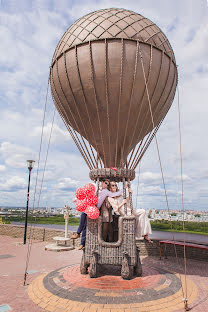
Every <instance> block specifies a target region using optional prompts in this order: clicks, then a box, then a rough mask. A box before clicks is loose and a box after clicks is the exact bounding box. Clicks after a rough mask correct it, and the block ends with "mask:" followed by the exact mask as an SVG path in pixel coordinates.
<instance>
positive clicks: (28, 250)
mask: <svg viewBox="0 0 208 312" xmlns="http://www.w3.org/2000/svg"><path fill="white" fill-rule="evenodd" d="M49 81H50V77H48V85H47V91H46V97H45V104H44V112H43V120H42V130H41V138H40V147H39V154H38V167H37V171H36V179H35V189H34V197H33V206H32V212H33V211H34V207H35V197H36V191H37V183H38V175H39V168H40V156H41V151H42V144H43V131H44V126H45V115H46V107H47V103H48V90H49ZM31 234H32V223H31V226H30V234H29V244H28V248H27V257H26V265H25V273H24V286H25V284H26V279H27V269H28V264H29V258H30V252H31V245H32V239H31V237H32V235H31Z"/></svg>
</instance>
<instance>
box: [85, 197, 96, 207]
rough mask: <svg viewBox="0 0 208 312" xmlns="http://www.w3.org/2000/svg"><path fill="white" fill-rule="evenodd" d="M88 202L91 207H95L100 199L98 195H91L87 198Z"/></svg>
mask: <svg viewBox="0 0 208 312" xmlns="http://www.w3.org/2000/svg"><path fill="white" fill-rule="evenodd" d="M86 200H87V203H88V205H89V206H95V205H97V203H98V198H97V196H96V195H91V196H90V195H89V196H88V197H87V198H86Z"/></svg>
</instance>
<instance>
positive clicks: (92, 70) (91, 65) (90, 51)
mask: <svg viewBox="0 0 208 312" xmlns="http://www.w3.org/2000/svg"><path fill="white" fill-rule="evenodd" d="M89 54H90V71H91V79H92V82H93V92H94V97H95V104H96V111H97V119H98V124H99V131H100V138H101V144H102V149H103V157H104V166H105V164H106V156H105V148H104V141H103V134H102V129H101V121H100V115H99V108H98V98H97V91H96V86H95V77H94V75H95V74H94V66H93V59H92V45H91V41H89Z"/></svg>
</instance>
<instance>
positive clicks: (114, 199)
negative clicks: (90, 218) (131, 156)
mask: <svg viewBox="0 0 208 312" xmlns="http://www.w3.org/2000/svg"><path fill="white" fill-rule="evenodd" d="M129 192H132V191H131V189H129ZM106 199H107V201H105V200H106ZM104 201H105V202H104ZM125 204H127V215H131V208H130V201H129V199H128V198H127V199H124V198H123V196H122V190H120V191H119V190H118V188H117V184H116V182H114V181H111V182H110V181H109V180H108V179H103V180H101V189H100V190H99V193H98V203H97V207H98V208H99V209H100V208H101V215H102V219H103V239H104V240H106V238H107V236H108V237H109V240H112V232H113V231H112V221H113V218H112V208H113V210H114V213H115V214H117V215H121V216H123V215H124V205H125ZM102 205H103V206H102ZM111 207H112V208H111ZM133 215H134V216H135V218H136V233H135V234H136V238H139V237H141V236H143V237H144V239H145V240H147V241H148V242H151V240H150V239H149V237H148V234H151V233H152V231H151V225H150V222H149V219H148V218H147V216H146V212H145V210H144V209H137V210H136V209H133ZM86 225H87V215H86V214H85V213H84V212H83V213H82V214H81V218H80V225H79V227H78V229H77V233H75V234H74V235H73V236H72V237H71V238H72V239H76V238H78V237H79V236H80V233H81V232H82V238H81V245H80V247H79V249H83V247H84V246H85V241H86Z"/></svg>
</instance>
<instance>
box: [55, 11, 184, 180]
mask: <svg viewBox="0 0 208 312" xmlns="http://www.w3.org/2000/svg"><path fill="white" fill-rule="evenodd" d="M177 77H178V76H177V67H176V61H175V57H174V52H173V49H172V47H171V45H170V43H169V41H168V39H167V37H166V36H165V35H164V33H163V32H162V31H161V30H160V28H159V27H158V26H157V25H156V24H155V23H153V22H152V21H150V20H149V19H147V18H145V17H144V16H142V15H141V14H138V13H135V12H133V11H129V10H125V9H117V8H110V9H103V10H99V11H96V12H92V13H89V14H87V15H85V16H84V17H82V18H80V19H78V20H77V21H76V22H75V23H74V24H73V25H72V26H70V27H69V28H68V29H67V31H66V32H65V34H64V35H63V37H62V38H61V40H60V42H59V43H58V45H57V47H56V50H55V53H54V56H53V60H52V65H51V71H50V83H51V90H52V96H53V99H54V103H55V105H56V107H57V110H58V112H59V114H60V115H61V117H62V119H63V121H64V123H65V125H66V127H67V128H68V130H69V132H70V134H71V136H72V138H73V140H74V142H75V144H76V145H77V147H78V149H79V151H80V153H81V154H82V156H83V158H84V160H85V161H86V163H87V165H88V167H89V169H90V170H91V171H90V177H91V179H93V180H94V179H96V178H98V177H107V176H108V177H112V178H114V179H115V180H117V181H121V180H123V179H125V180H133V179H134V177H135V168H136V166H137V165H138V163H139V162H140V160H141V159H142V157H143V155H144V153H145V151H146V150H147V148H148V146H149V144H150V143H151V141H152V139H153V137H154V136H155V134H156V132H157V131H158V129H159V127H160V125H161V123H162V121H163V119H164V118H165V116H166V114H167V112H168V110H169V108H170V106H171V104H172V102H173V99H174V95H175V90H176V86H177ZM111 167H115V168H116V169H117V170H115V169H111Z"/></svg>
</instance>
